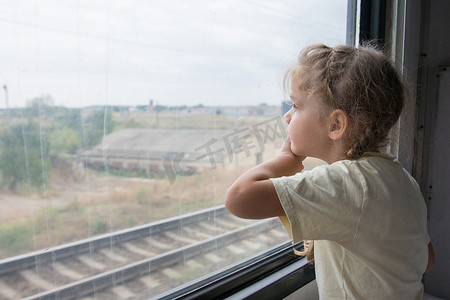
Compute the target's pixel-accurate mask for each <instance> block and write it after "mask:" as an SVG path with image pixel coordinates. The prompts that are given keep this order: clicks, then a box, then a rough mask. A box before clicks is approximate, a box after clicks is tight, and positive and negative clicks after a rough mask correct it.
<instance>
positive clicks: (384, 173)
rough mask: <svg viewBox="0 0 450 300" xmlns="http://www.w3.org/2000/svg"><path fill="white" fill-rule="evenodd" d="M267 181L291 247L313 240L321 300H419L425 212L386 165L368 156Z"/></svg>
mask: <svg viewBox="0 0 450 300" xmlns="http://www.w3.org/2000/svg"><path fill="white" fill-rule="evenodd" d="M371 155H372V156H367V157H363V158H361V159H358V160H343V161H338V162H336V163H333V164H331V165H323V166H319V167H316V168H314V169H313V170H311V171H303V172H302V173H298V174H296V175H294V176H290V177H281V178H273V179H271V180H272V182H273V184H274V186H275V189H276V191H277V194H278V197H279V199H280V202H281V204H282V206H283V208H284V211H285V212H286V216H287V219H286V217H281V220H282V221H283V224H284V225H285V227H286V230H287V231H288V233H289V234H290V236H291V238H292V239H293V242H298V241H301V240H314V257H315V268H316V279H317V285H318V288H319V295H320V297H321V298H322V299H422V294H423V286H422V283H421V279H422V275H423V272H424V271H425V268H426V266H427V261H428V243H429V237H428V234H427V229H426V221H427V218H426V206H425V202H424V200H423V198H422V194H421V193H420V189H419V186H418V185H417V183H416V181H415V180H414V179H413V178H412V177H411V176H410V175H409V174H408V172H407V171H406V170H404V169H403V167H402V166H401V164H400V163H399V162H398V161H397V160H394V159H393V158H392V157H389V156H387V155H382V154H371Z"/></svg>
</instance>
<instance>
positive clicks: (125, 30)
mask: <svg viewBox="0 0 450 300" xmlns="http://www.w3.org/2000/svg"><path fill="white" fill-rule="evenodd" d="M346 12H347V0H322V1H317V0H280V1H262V0H261V1H258V0H217V1H216V0H165V1H155V0H142V1H141V0H73V1H72V0H0V84H1V86H2V87H5V86H6V90H7V93H6V92H5V88H3V89H2V90H1V91H0V109H3V108H5V107H6V102H8V105H9V107H10V108H17V107H24V106H26V105H27V103H30V101H31V100H32V99H35V98H39V97H47V96H50V97H51V98H52V99H53V101H54V104H55V105H61V106H67V107H86V106H92V105H147V104H148V103H149V101H150V100H153V101H154V103H155V104H159V105H168V106H176V105H177V106H179V105H188V106H189V105H198V104H203V105H206V106H223V105H258V104H260V103H266V104H269V105H279V104H280V102H281V101H282V100H283V98H284V97H285V96H284V94H283V90H282V81H283V76H284V72H285V70H286V69H287V68H288V67H289V66H290V65H292V64H293V63H294V62H295V60H296V56H297V55H298V53H299V51H300V50H301V49H302V48H303V47H305V46H307V45H309V44H312V43H325V44H327V45H331V46H332V45H336V44H343V43H345V35H346Z"/></svg>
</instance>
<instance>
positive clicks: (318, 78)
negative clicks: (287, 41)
mask: <svg viewBox="0 0 450 300" xmlns="http://www.w3.org/2000/svg"><path fill="white" fill-rule="evenodd" d="M293 83H295V84H296V86H292V84H293ZM284 86H285V89H286V90H289V89H290V88H297V89H300V90H302V91H306V92H307V93H309V94H310V95H316V96H319V98H321V99H323V101H324V104H325V105H326V106H327V107H329V108H330V109H331V110H335V109H340V110H342V111H344V112H345V113H346V114H347V117H348V118H349V131H348V134H346V136H345V141H346V142H347V145H348V148H347V151H346V152H345V154H344V156H345V157H344V158H347V159H358V158H360V157H361V156H362V155H363V154H364V153H365V152H369V151H371V152H379V151H380V150H381V149H382V147H384V146H386V145H387V144H388V142H389V140H388V137H389V131H390V129H391V128H392V127H393V126H394V125H395V123H396V122H397V120H398V119H399V117H400V114H401V112H402V110H403V107H404V105H405V102H406V91H405V84H404V82H403V79H402V76H401V75H400V72H398V71H397V70H396V68H395V66H394V64H393V62H392V61H391V60H390V59H389V58H388V57H387V56H386V55H385V54H384V53H383V52H382V51H380V50H378V49H376V48H375V47H374V46H371V45H365V46H360V47H359V48H356V47H352V46H346V45H341V46H336V47H328V46H326V45H322V44H318V45H312V46H309V47H306V48H305V49H303V50H302V51H301V53H300V55H299V58H298V61H297V63H296V64H295V65H294V66H292V67H291V68H290V69H288V71H287V72H286V75H285V78H284ZM308 245H309V246H308ZM312 248H313V242H312V241H311V242H305V251H303V252H302V253H303V254H306V255H307V258H308V260H310V261H311V260H313V256H312V255H313V253H312V252H313V251H312ZM308 256H309V257H308Z"/></svg>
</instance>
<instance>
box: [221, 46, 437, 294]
mask: <svg viewBox="0 0 450 300" xmlns="http://www.w3.org/2000/svg"><path fill="white" fill-rule="evenodd" d="M286 85H288V86H289V89H290V94H291V99H292V108H291V110H290V111H289V112H288V113H286V115H285V116H284V119H285V120H286V122H287V124H288V127H287V133H288V137H287V139H286V140H285V142H284V144H283V146H282V148H281V152H280V154H279V155H278V156H276V157H275V158H273V159H272V160H269V161H267V162H265V163H263V164H260V165H258V166H256V167H254V168H253V169H251V170H249V171H248V172H246V173H244V174H243V175H242V176H241V177H239V178H238V179H237V180H236V182H235V183H234V184H233V185H232V186H231V187H230V189H229V190H228V193H227V196H226V200H225V205H226V207H227V209H228V210H229V211H230V212H231V213H233V214H235V215H236V216H239V217H242V218H251V219H259V218H267V217H274V216H280V219H281V220H282V221H283V224H284V226H285V228H286V230H287V231H288V233H289V235H290V236H291V238H292V239H293V242H298V241H301V240H314V247H312V243H305V244H306V245H308V244H309V247H308V246H307V247H306V248H307V249H306V251H305V252H306V254H307V258H308V259H309V260H312V258H313V257H314V262H315V268H316V279H317V285H318V288H319V295H320V297H321V298H323V299H421V298H422V294H423V286H422V283H421V279H422V275H423V273H424V271H425V270H426V268H427V261H428V260H429V261H430V262H429V267H430V266H431V265H432V261H433V259H434V258H433V256H432V251H431V252H430V259H428V252H429V250H428V248H430V250H432V248H431V244H429V242H430V241H429V237H428V234H427V229H426V207H425V203H424V200H423V198H422V196H421V193H420V190H419V187H418V185H417V183H416V182H415V180H414V179H413V178H412V177H411V176H410V175H409V174H408V173H407V171H406V170H404V169H403V168H402V166H401V165H400V163H399V162H398V161H397V160H396V159H394V158H393V157H391V156H389V155H386V154H382V153H381V150H382V148H383V146H385V145H386V144H387V139H388V136H389V130H390V129H391V128H392V126H393V125H394V124H395V123H396V122H397V120H398V118H399V116H400V113H401V112H402V109H403V106H404V103H405V101H406V99H405V90H404V85H403V82H402V79H401V76H400V75H399V74H398V73H397V71H396V70H395V68H394V65H393V64H392V63H391V61H390V60H389V59H388V58H386V56H385V55H383V53H382V52H380V51H378V50H376V49H374V48H371V47H360V48H354V47H350V46H337V47H334V48H331V47H327V46H325V45H313V46H310V47H308V48H306V49H304V50H303V51H302V52H301V53H300V57H299V60H298V63H297V64H296V65H295V66H293V67H292V68H291V69H289V70H288V72H287V73H286V76H285V86H286ZM307 156H311V157H316V158H320V159H322V160H324V161H326V162H327V163H328V165H323V166H319V167H316V168H314V169H313V170H310V171H303V172H301V173H298V172H300V170H302V168H303V166H302V161H303V160H304V159H305V158H306V157H307ZM427 245H428V247H427Z"/></svg>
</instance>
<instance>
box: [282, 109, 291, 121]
mask: <svg viewBox="0 0 450 300" xmlns="http://www.w3.org/2000/svg"><path fill="white" fill-rule="evenodd" d="M291 110H292V109H290V110H289V111H288V112H287V113H285V114H284V116H283V119H284V120H285V121H286V123H288V124H289V123H290V122H291V118H292V116H291Z"/></svg>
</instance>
